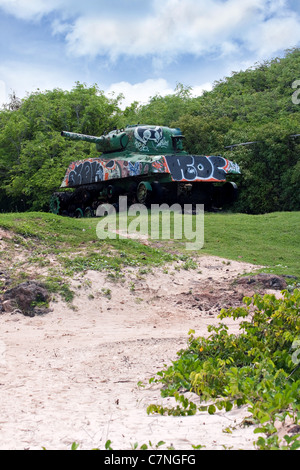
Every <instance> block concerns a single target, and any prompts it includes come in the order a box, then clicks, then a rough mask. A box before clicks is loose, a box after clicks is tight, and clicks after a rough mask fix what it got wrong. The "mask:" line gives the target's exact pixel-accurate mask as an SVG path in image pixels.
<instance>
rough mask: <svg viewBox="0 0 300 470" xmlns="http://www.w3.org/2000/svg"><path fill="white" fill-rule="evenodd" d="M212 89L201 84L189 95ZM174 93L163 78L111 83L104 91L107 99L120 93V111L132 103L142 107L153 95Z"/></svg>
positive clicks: (210, 84) (210, 86)
mask: <svg viewBox="0 0 300 470" xmlns="http://www.w3.org/2000/svg"><path fill="white" fill-rule="evenodd" d="M212 88H213V85H212V83H210V82H207V83H203V84H202V85H198V86H194V87H192V89H191V94H192V96H193V97H196V96H201V95H202V94H203V92H204V91H211V90H212ZM174 92H175V91H174V90H173V89H172V88H171V87H170V85H169V84H168V82H167V81H166V80H165V79H163V78H158V79H149V80H145V81H144V82H140V83H135V84H131V83H129V82H119V83H113V84H112V85H110V87H109V88H107V89H106V90H105V94H106V96H108V97H109V96H112V95H114V96H117V95H119V94H120V93H122V94H123V95H124V99H123V101H122V105H121V109H125V108H126V106H130V104H131V103H133V102H134V101H137V102H138V103H140V104H142V105H144V104H147V103H148V102H149V100H150V98H151V97H153V96H155V95H160V96H166V95H172V94H173V93H174Z"/></svg>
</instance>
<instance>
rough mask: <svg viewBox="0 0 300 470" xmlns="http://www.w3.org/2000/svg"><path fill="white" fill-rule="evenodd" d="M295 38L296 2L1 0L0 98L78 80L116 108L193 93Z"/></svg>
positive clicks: (299, 4) (299, 12) (299, 16)
mask: <svg viewBox="0 0 300 470" xmlns="http://www.w3.org/2000/svg"><path fill="white" fill-rule="evenodd" d="M299 44H300V1H299V0H242V1H241V0H144V1H143V2H141V1H137V0H84V1H83V0H0V46H1V47H0V106H1V105H2V103H5V102H7V101H8V94H9V93H11V92H12V91H15V92H16V95H17V96H18V97H20V98H23V97H25V96H26V94H27V93H31V92H33V91H36V90H37V89H40V90H41V91H44V90H51V89H53V88H62V89H64V90H70V89H71V88H72V87H73V86H74V84H75V82H76V81H80V82H84V83H86V84H87V85H92V84H94V83H97V85H98V86H99V88H100V89H101V90H103V91H104V92H105V93H106V94H107V95H109V94H110V93H112V92H114V93H116V94H119V93H121V92H122V93H123V94H124V95H125V99H124V101H123V107H125V106H126V105H128V104H130V102H132V101H133V100H137V101H139V102H141V103H145V102H147V101H148V99H149V97H150V96H154V95H155V94H156V93H159V94H161V95H165V94H168V93H172V92H173V91H174V89H175V87H176V84H177V83H183V85H186V86H191V87H192V88H193V93H194V94H195V95H199V94H201V91H202V90H203V89H208V90H209V89H211V87H212V84H213V82H214V81H216V80H220V79H222V78H224V77H225V76H229V75H230V74H231V72H232V71H239V70H245V69H246V68H248V67H250V66H252V65H253V64H254V63H256V62H260V61H264V60H268V59H270V58H272V57H276V56H282V55H283V54H284V50H286V49H288V48H292V47H297V46H299ZM296 79H300V70H299V76H298V77H295V80H296Z"/></svg>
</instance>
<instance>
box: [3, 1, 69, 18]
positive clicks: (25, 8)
mask: <svg viewBox="0 0 300 470" xmlns="http://www.w3.org/2000/svg"><path fill="white" fill-rule="evenodd" d="M61 5H62V0H0V7H1V8H2V9H3V10H4V11H5V12H6V13H9V14H11V15H14V16H15V17H17V18H21V19H24V20H31V19H40V18H41V17H42V16H44V15H46V14H48V13H50V12H51V11H53V10H55V9H57V8H58V7H60V6H61Z"/></svg>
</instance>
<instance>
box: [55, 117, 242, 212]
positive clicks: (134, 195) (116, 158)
mask: <svg viewBox="0 0 300 470" xmlns="http://www.w3.org/2000/svg"><path fill="white" fill-rule="evenodd" d="M61 135H62V136H63V137H65V138H68V139H71V140H81V141H86V142H92V143H95V145H96V149H97V151H99V152H101V155H99V158H88V159H83V160H78V161H75V162H72V163H71V164H70V166H69V168H68V169H67V171H66V174H65V178H64V180H63V182H62V184H61V188H62V189H63V190H62V191H60V192H57V193H54V194H53V196H52V198H51V203H50V210H51V212H53V213H56V214H62V215H69V216H72V217H74V216H75V217H82V216H93V215H96V213H97V208H98V207H99V205H101V204H103V203H104V202H110V203H111V204H114V205H115V206H116V208H117V206H118V200H119V196H127V197H128V203H129V204H130V203H134V202H138V203H141V204H145V205H147V206H149V205H150V204H151V203H165V202H166V203H174V202H177V203H181V204H185V203H192V204H197V203H198V204H205V206H206V207H207V208H209V207H223V206H224V205H225V204H230V203H231V202H232V201H233V200H234V199H235V197H236V193H237V187H236V184H235V183H232V182H230V181H228V176H229V175H231V174H240V168H239V166H238V165H237V164H236V163H234V162H231V161H230V160H227V159H226V158H224V157H222V156H220V155H210V156H205V155H191V154H189V153H187V152H185V151H184V149H183V139H184V136H183V135H182V133H181V130H180V129H178V128H169V127H163V126H155V125H136V126H128V127H126V128H124V129H120V130H113V131H111V132H109V133H108V134H106V135H102V136H99V137H96V136H90V135H84V134H77V133H72V132H67V131H63V132H62V133H61Z"/></svg>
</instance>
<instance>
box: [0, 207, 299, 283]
mask: <svg viewBox="0 0 300 470" xmlns="http://www.w3.org/2000/svg"><path fill="white" fill-rule="evenodd" d="M193 217H194V216H193ZM130 220H132V218H131V219H130ZM98 222H99V219H71V218H65V217H60V216H56V215H53V214H47V213H39V212H31V213H17V214H0V227H2V228H5V229H8V230H10V231H12V232H14V233H15V236H16V239H15V240H16V241H18V236H22V237H24V238H23V243H24V239H25V240H26V243H27V246H28V248H30V249H31V253H32V254H31V257H32V259H34V257H37V259H38V258H39V254H41V253H42V254H43V255H45V254H47V253H54V254H55V255H56V256H60V259H61V261H63V263H64V264H65V266H66V267H67V268H68V269H69V270H71V271H72V270H73V271H80V270H85V269H96V270H103V269H110V268H111V269H112V270H119V269H121V267H122V266H144V265H164V264H166V263H167V262H169V261H172V260H175V259H182V260H188V259H190V258H193V256H194V255H195V254H200V255H201V254H212V255H216V256H220V257H224V258H228V259H231V260H239V261H245V262H249V263H253V264H257V265H263V266H267V267H268V269H267V270H268V271H269V272H274V273H276V274H288V275H293V276H297V277H298V278H300V264H299V259H300V231H299V226H300V212H280V213H279V212H276V213H271V214H265V215H247V214H230V213H206V214H205V218H204V247H203V248H202V250H200V251H199V252H197V253H195V252H193V251H186V250H185V243H183V242H184V241H185V240H182V241H180V240H179V241H178V240H175V241H174V240H171V241H169V240H155V241H153V242H151V240H149V242H150V243H149V244H148V245H147V244H143V243H139V242H137V241H135V240H132V239H118V238H117V239H114V240H99V239H98V238H97V236H96V226H97V223H98ZM19 242H20V240H19ZM71 253H72V256H70V254H71Z"/></svg>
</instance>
